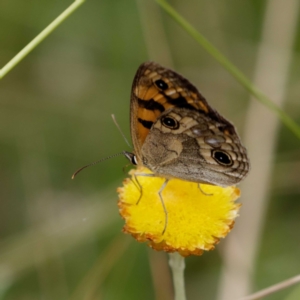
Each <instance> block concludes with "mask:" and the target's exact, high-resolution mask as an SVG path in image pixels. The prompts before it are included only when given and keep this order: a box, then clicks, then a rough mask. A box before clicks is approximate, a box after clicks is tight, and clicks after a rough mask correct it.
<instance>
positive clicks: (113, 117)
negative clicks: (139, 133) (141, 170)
mask: <svg viewBox="0 0 300 300" xmlns="http://www.w3.org/2000/svg"><path fill="white" fill-rule="evenodd" d="M111 117H112V119H113V121H114V123H115V125H116V126H117V128H118V130H119V132H120V133H121V135H122V137H123V139H124V140H125V143H126V144H127V145H128V147H129V148H132V146H131V145H130V143H129V142H128V140H127V138H126V136H125V134H124V133H123V131H122V130H121V128H120V126H119V124H118V122H117V120H116V117H115V115H114V114H112V115H111Z"/></svg>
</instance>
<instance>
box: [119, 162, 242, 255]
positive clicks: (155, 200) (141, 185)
mask: <svg viewBox="0 0 300 300" xmlns="http://www.w3.org/2000/svg"><path fill="white" fill-rule="evenodd" d="M141 173H143V174H145V173H149V174H151V172H150V171H149V170H148V169H146V168H144V167H140V168H138V169H134V170H131V171H130V172H129V174H130V175H131V179H130V178H127V179H125V180H124V182H123V187H120V188H118V193H119V203H118V204H119V208H120V214H121V216H122V217H123V218H124V220H125V226H124V228H123V231H124V232H126V233H130V234H131V235H132V236H133V237H134V238H135V239H137V240H138V241H140V242H145V241H148V242H149V243H148V244H149V246H150V247H152V248H154V249H156V250H164V251H166V252H175V251H178V252H179V253H180V254H181V255H183V256H188V255H191V254H194V255H201V254H202V253H203V251H204V250H212V249H214V247H215V246H214V245H215V244H217V243H218V242H219V239H220V238H224V237H225V236H226V235H227V234H228V232H229V231H230V230H231V228H232V227H233V225H234V219H235V218H236V217H237V215H238V210H239V207H240V204H236V203H235V202H234V201H235V200H236V199H237V198H238V197H239V195H240V191H239V189H238V188H236V187H226V188H222V187H219V186H213V185H206V184H201V185H199V184H198V183H194V182H188V181H183V180H180V179H170V181H169V182H168V183H167V185H166V187H165V188H164V189H163V191H162V193H161V195H162V200H163V202H164V205H165V208H166V211H167V214H166V213H165V211H164V208H163V205H162V202H161V199H160V197H159V194H158V192H159V190H160V189H161V187H162V185H163V184H164V182H165V181H166V179H165V178H162V177H148V176H143V175H138V174H141ZM136 178H137V180H138V183H137V182H136Z"/></svg>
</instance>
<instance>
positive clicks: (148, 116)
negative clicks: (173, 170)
mask: <svg viewBox="0 0 300 300" xmlns="http://www.w3.org/2000/svg"><path fill="white" fill-rule="evenodd" d="M174 107H177V108H187V109H190V110H196V111H199V112H201V113H203V114H206V115H211V117H212V118H214V119H216V120H219V119H222V117H221V116H219V114H218V113H217V112H216V111H215V110H214V109H212V108H211V107H210V106H209V105H208V104H207V102H206V100H205V98H204V97H203V96H202V95H201V94H200V93H199V91H198V90H197V88H196V87H194V85H192V84H191V83H190V82H189V81H188V80H187V79H185V78H184V77H182V76H181V75H179V74H178V73H176V72H174V71H172V70H170V69H167V68H164V67H162V66H160V65H159V64H157V63H154V62H146V63H143V64H142V65H141V66H140V67H139V69H138V70H137V72H136V75H135V77H134V81H133V85H132V91H131V105H130V112H131V115H130V128H131V137H132V141H133V146H134V150H135V154H136V156H137V159H138V161H139V160H140V159H141V153H140V151H141V147H142V145H143V143H144V141H145V139H146V137H147V135H148V134H149V131H150V129H151V127H152V125H153V123H154V122H155V121H156V120H157V119H158V118H159V116H161V114H163V113H164V112H165V111H166V110H170V109H172V108H174Z"/></svg>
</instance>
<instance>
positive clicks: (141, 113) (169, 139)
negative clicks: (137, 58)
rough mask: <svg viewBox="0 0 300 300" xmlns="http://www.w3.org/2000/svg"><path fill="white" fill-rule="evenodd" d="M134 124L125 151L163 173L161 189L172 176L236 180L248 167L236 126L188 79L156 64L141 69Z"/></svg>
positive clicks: (221, 181) (226, 182)
mask: <svg viewBox="0 0 300 300" xmlns="http://www.w3.org/2000/svg"><path fill="white" fill-rule="evenodd" d="M130 126H131V136H132V141H133V146H134V153H129V152H125V155H126V156H127V158H129V159H130V160H131V161H132V162H133V163H134V164H137V165H143V166H145V167H147V168H148V169H150V170H151V171H152V172H153V173H154V176H159V177H165V178H166V182H165V184H164V186H163V187H162V189H163V188H164V187H165V185H166V184H167V181H168V179H171V178H179V179H183V180H187V181H192V182H197V183H206V184H212V185H219V186H230V185H235V184H237V183H239V182H240V181H241V180H242V179H243V178H244V177H245V176H246V175H247V173H248V171H249V159H248V156H247V152H246V149H245V147H244V146H243V145H242V143H241V141H240V138H239V136H238V134H237V133H236V130H235V128H234V126H233V125H232V124H231V123H230V122H229V121H227V120H226V119H225V118H224V117H222V116H221V115H220V114H219V113H218V112H217V111H216V110H214V109H213V108H211V107H210V106H209V105H208V103H207V101H206V100H205V98H204V97H203V96H202V95H201V94H200V92H199V91H198V90H197V88H196V87H195V86H194V85H193V84H191V83H190V82H189V81H188V80H187V79H185V78H184V77H182V76H181V75H179V74H178V73H176V72H174V71H172V70H170V69H167V68H164V67H162V66H160V65H159V64H157V63H154V62H146V63H143V64H142V65H141V66H140V67H139V69H138V70H137V73H136V75H135V78H134V81H133V85H132V92H131V102H130ZM141 175H142V174H141ZM162 189H161V190H160V192H161V191H162Z"/></svg>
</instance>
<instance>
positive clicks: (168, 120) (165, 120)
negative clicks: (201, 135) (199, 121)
mask: <svg viewBox="0 0 300 300" xmlns="http://www.w3.org/2000/svg"><path fill="white" fill-rule="evenodd" d="M161 123H162V125H164V126H165V127H167V128H170V129H174V130H175V129H178V128H179V126H180V123H179V122H178V121H177V120H176V119H174V118H172V117H169V116H165V117H162V118H161Z"/></svg>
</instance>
